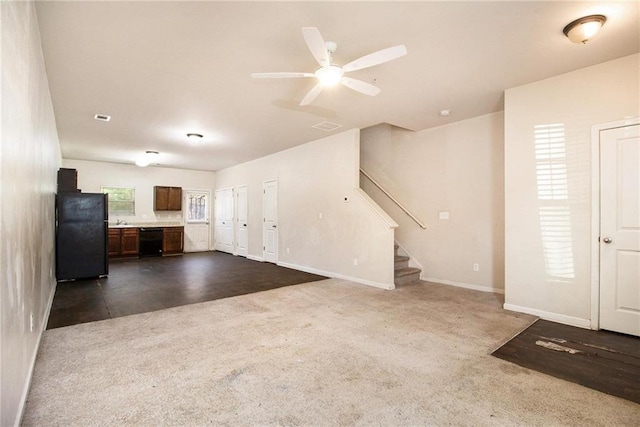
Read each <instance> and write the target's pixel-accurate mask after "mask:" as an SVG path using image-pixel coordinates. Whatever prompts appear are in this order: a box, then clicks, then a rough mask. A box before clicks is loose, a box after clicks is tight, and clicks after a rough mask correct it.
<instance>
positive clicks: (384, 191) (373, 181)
mask: <svg viewBox="0 0 640 427" xmlns="http://www.w3.org/2000/svg"><path fill="white" fill-rule="evenodd" d="M360 173H361V174H362V175H364V176H365V177H367V179H369V181H371V182H372V183H373V185H375V186H376V187H378V188H379V189H380V191H382V192H383V193H384V194H385V195H386V196H387V197H388V198H389V199H391V201H392V202H393V203H395V204H396V205H397V206H398V207H399V208H400V209H402V211H403V212H404V213H406V214H407V215H408V216H409V218H411V219H412V220H414V221H415V222H416V224H418V225H419V226H420V228H422V229H424V230H426V229H427V226H426V225H424V224H423V223H422V222H421V221H420V220H419V219H418V218H416V217H415V215H413V214H412V213H411V212H409V210H408V209H407V208H405V207H404V206H403V205H402V203H400V202H399V201H398V200H396V198H395V197H393V196H392V195H391V194H389V192H388V191H387V190H385V189H384V188H382V186H381V185H380V184H378V182H377V181H376V180H375V179H373V178H372V177H371V175H369V174H368V173H367V172H365V171H364V169H362V168H360Z"/></svg>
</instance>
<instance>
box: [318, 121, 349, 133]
mask: <svg viewBox="0 0 640 427" xmlns="http://www.w3.org/2000/svg"><path fill="white" fill-rule="evenodd" d="M311 127H312V128H316V129H320V130H323V131H325V132H331V131H332V130H336V129H338V128H341V127H342V125H339V124H337V123H331V122H320V123H318V124H317V125H313V126H311Z"/></svg>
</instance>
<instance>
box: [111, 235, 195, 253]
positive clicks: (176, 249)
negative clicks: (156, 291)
mask: <svg viewBox="0 0 640 427" xmlns="http://www.w3.org/2000/svg"><path fill="white" fill-rule="evenodd" d="M139 249H140V229H139V228H134V227H130V228H109V256H110V257H112V258H116V257H127V256H138V254H139ZM183 252H184V227H164V228H163V237H162V254H163V255H175V254H181V253H183Z"/></svg>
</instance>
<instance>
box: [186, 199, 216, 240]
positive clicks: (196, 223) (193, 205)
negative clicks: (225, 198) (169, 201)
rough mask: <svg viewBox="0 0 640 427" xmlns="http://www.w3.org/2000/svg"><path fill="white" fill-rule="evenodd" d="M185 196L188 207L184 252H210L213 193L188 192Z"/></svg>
mask: <svg viewBox="0 0 640 427" xmlns="http://www.w3.org/2000/svg"><path fill="white" fill-rule="evenodd" d="M184 194H185V196H184V198H185V200H184V206H186V213H185V222H184V251H185V252H202V251H208V250H209V239H210V236H211V228H210V227H211V226H210V225H209V209H210V203H209V201H210V198H211V193H210V192H209V191H201V190H186V191H185V192H184Z"/></svg>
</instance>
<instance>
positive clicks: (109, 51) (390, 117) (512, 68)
mask: <svg viewBox="0 0 640 427" xmlns="http://www.w3.org/2000/svg"><path fill="white" fill-rule="evenodd" d="M36 7H37V11H38V20H39V25H40V31H41V37H42V43H43V49H44V57H45V62H46V67H47V74H48V78H49V85H50V89H51V95H52V98H53V106H54V110H55V115H56V122H57V126H58V133H59V137H60V143H61V146H62V154H63V157H64V158H68V159H84V160H98V161H107V162H117V163H133V162H134V161H135V159H136V158H137V157H139V155H140V154H141V153H142V152H144V151H145V150H156V151H159V152H160V160H159V163H160V164H161V165H162V166H169V167H178V168H185V169H199V170H220V169H223V168H226V167H229V166H232V165H235V164H238V163H242V162H245V161H248V160H251V159H255V158H258V157H262V156H264V155H267V154H270V153H274V152H277V151H280V150H283V149H286V148H289V147H292V146H295V145H298V144H302V143H305V142H308V141H311V140H314V139H318V138H322V137H325V136H327V135H328V134H329V133H327V132H325V131H322V130H318V129H314V128H312V126H313V125H315V124H317V123H319V122H322V121H325V120H326V121H330V122H334V123H338V124H340V125H342V128H340V129H338V130H336V131H333V132H340V131H343V130H346V129H350V128H364V127H368V126H371V125H375V124H378V123H382V122H386V123H391V124H393V125H396V126H400V127H404V128H407V129H411V130H422V129H425V128H429V127H433V126H438V125H442V124H445V123H450V122H454V121H458V120H463V119H466V118H470V117H474V116H478V115H482V114H487V113H491V112H495V111H500V110H502V109H503V91H504V90H505V89H507V88H510V87H514V86H518V85H522V84H525V83H529V82H533V81H536V80H540V79H544V78H546V77H550V76H554V75H557V74H560V73H564V72H568V71H572V70H576V69H579V68H583V67H585V66H589V65H593V64H598V63H601V62H604V61H608V60H611V59H615V58H619V57H622V56H626V55H630V54H632V53H636V52H638V51H640V25H639V21H640V19H639V17H640V8H639V2H637V1H627V2H608V1H607V2H575V1H570V2H560V1H546V2H543V1H534V2H522V1H501V2H482V1H471V2H453V1H444V2H433V1H428V2H415V1H414V2H396V1H386V2H384V1H379V2H267V1H260V2H242V1H228V2H212V1H209V2H206V1H204V2H203V1H198V2H190V1H172V2H148V1H133V2H131V1H130V2H57V1H46V2H38V3H37V6H36ZM592 13H600V14H604V15H606V16H607V18H608V20H607V22H606V24H605V26H604V28H603V30H602V32H601V34H600V35H599V36H598V37H597V38H595V39H594V40H593V41H592V42H590V43H588V44H586V45H578V44H574V43H571V42H570V41H569V40H568V39H567V38H565V37H564V35H563V34H562V28H563V27H564V26H565V25H566V24H567V23H569V22H570V21H572V20H574V19H576V18H579V17H581V16H584V15H587V14H592ZM304 26H314V27H318V28H319V30H320V31H321V32H322V34H323V36H324V38H325V40H327V41H329V40H331V41H335V42H336V43H337V44H338V50H337V51H336V52H335V54H334V62H336V63H338V64H345V63H347V62H349V61H351V60H353V59H355V58H358V57H360V56H363V55H365V54H368V53H371V52H373V51H376V50H380V49H383V48H386V47H389V46H393V45H397V44H404V45H406V47H407V50H408V54H407V55H406V56H404V57H402V58H399V59H397V60H395V61H392V62H389V63H386V64H382V65H379V66H376V67H372V68H368V69H365V70H360V71H356V72H353V73H350V74H349V76H350V77H355V78H359V79H362V80H365V81H367V82H370V83H374V84H375V85H377V86H378V87H380V88H381V89H382V92H381V93H380V94H379V95H378V96H376V97H369V96H366V95H362V94H359V93H357V92H354V91H352V90H350V89H348V88H346V87H343V86H338V87H335V88H331V89H325V90H324V91H323V93H321V94H320V96H319V97H318V98H317V99H316V100H315V101H314V102H313V104H311V105H310V106H306V107H300V106H298V103H299V102H300V100H301V99H302V98H303V97H304V95H305V94H306V93H307V92H308V91H309V90H310V89H311V88H312V87H313V86H314V84H315V83H314V81H313V79H252V78H251V77H250V73H252V72H271V71H303V72H313V71H314V70H315V68H316V67H317V63H316V62H315V60H314V58H313V56H312V55H311V53H310V52H309V51H308V49H307V46H306V44H305V42H304V39H303V37H302V32H301V28H302V27H304ZM443 109H450V110H451V115H450V116H448V117H441V116H440V115H439V112H440V110H443ZM96 113H100V114H108V115H111V116H112V119H111V121H110V122H108V123H105V122H99V121H96V120H94V119H93V116H94V114H96ZM189 132H196V133H201V134H203V135H204V138H203V140H202V141H201V142H200V143H199V144H197V145H191V144H190V143H189V142H187V140H186V134H187V133H189Z"/></svg>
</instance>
